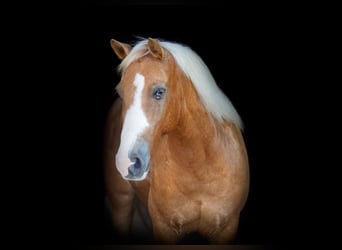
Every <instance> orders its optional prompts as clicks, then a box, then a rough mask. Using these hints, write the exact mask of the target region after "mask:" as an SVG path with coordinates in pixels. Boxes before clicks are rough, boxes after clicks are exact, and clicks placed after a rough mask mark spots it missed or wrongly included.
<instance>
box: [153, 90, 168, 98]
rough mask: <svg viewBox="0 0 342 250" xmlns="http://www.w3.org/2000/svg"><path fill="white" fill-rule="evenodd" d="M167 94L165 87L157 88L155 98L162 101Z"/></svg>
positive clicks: (154, 93) (154, 92)
mask: <svg viewBox="0 0 342 250" xmlns="http://www.w3.org/2000/svg"><path fill="white" fill-rule="evenodd" d="M165 93H166V89H165V88H164V87H157V88H156V89H155V90H154V91H153V97H154V99H156V100H161V99H162V98H163V97H164V95H165Z"/></svg>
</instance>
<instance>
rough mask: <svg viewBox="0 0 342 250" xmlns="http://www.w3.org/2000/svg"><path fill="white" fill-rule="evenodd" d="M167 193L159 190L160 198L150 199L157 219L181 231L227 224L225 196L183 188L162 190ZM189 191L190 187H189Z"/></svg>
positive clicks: (205, 230)
mask: <svg viewBox="0 0 342 250" xmlns="http://www.w3.org/2000/svg"><path fill="white" fill-rule="evenodd" d="M162 190H163V191H164V192H163V195H161V193H160V192H158V194H157V197H158V199H157V200H155V199H154V197H153V191H152V193H151V197H152V198H151V199H150V202H149V203H150V204H149V207H150V215H151V217H152V220H154V221H163V223H164V224H165V225H167V226H168V227H170V228H171V229H172V230H173V231H174V232H176V233H177V234H182V233H186V232H192V231H199V232H207V231H212V232H213V231H216V230H218V229H219V228H220V227H221V226H222V225H224V224H225V222H226V220H227V216H228V210H227V209H225V208H226V201H225V199H222V198H220V195H219V196H214V197H213V196H212V195H211V194H210V193H207V192H205V191H203V192H195V191H193V190H191V191H192V192H188V193H184V192H182V191H184V190H181V191H179V190H178V191H175V189H173V192H169V191H170V189H168V188H165V189H162ZM159 191H161V189H159ZM188 191H189V190H188Z"/></svg>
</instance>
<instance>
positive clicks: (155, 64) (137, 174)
mask: <svg viewBox="0 0 342 250" xmlns="http://www.w3.org/2000/svg"><path fill="white" fill-rule="evenodd" d="M111 47H112V48H113V50H114V52H115V53H116V55H117V56H118V57H119V59H121V60H122V62H121V64H120V65H119V67H118V71H119V72H120V73H121V80H120V82H119V84H118V85H117V87H116V90H117V92H118V94H119V96H120V98H119V99H118V100H116V101H115V102H114V104H113V106H112V108H111V110H110V112H109V116H108V120H107V125H106V132H105V151H104V152H105V159H104V162H105V184H106V192H107V196H108V199H109V201H110V204H111V209H112V222H113V225H114V228H115V230H116V233H117V234H118V235H120V237H121V236H122V237H127V236H128V235H129V234H130V230H131V224H132V215H133V211H134V204H135V203H134V202H133V201H134V199H135V198H134V197H135V196H137V197H138V199H139V200H140V201H141V202H142V204H144V205H145V206H146V208H147V211H148V215H149V217H150V220H151V222H152V229H153V236H154V238H155V242H156V243H159V244H164V243H165V244H177V243H178V242H179V241H180V240H181V239H182V237H184V236H186V235H187V234H190V233H192V232H196V233H197V234H200V235H202V236H203V237H205V238H206V239H208V240H209V242H210V243H212V244H229V243H232V242H234V239H235V235H236V232H237V228H238V224H239V218H240V213H241V210H242V209H243V207H244V205H245V202H246V199H247V196H248V191H249V166H248V157H247V151H246V147H245V144H244V139H243V136H242V134H241V129H242V122H241V120H240V117H239V115H238V113H237V112H236V110H235V109H234V107H233V105H232V104H231V102H230V101H229V99H228V98H227V97H226V96H225V95H224V93H223V92H222V91H221V90H220V89H219V87H218V86H217V85H216V83H215V80H214V78H213V77H212V75H211V73H210V71H209V69H208V68H207V66H206V65H205V64H204V62H203V61H202V60H201V59H200V57H199V56H198V55H197V54H196V53H195V52H194V51H193V50H191V49H190V48H189V47H187V46H184V45H182V44H178V43H172V42H167V41H160V40H157V39H151V38H149V39H143V40H140V41H138V42H137V43H136V44H135V46H134V47H132V46H130V45H129V44H126V43H121V42H118V41H116V40H114V39H112V40H111Z"/></svg>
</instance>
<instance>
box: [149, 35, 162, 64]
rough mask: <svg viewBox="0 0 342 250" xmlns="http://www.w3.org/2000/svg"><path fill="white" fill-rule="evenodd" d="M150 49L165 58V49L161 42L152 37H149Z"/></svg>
mask: <svg viewBox="0 0 342 250" xmlns="http://www.w3.org/2000/svg"><path fill="white" fill-rule="evenodd" d="M147 45H148V49H149V51H150V52H151V54H152V55H153V56H155V57H157V58H159V59H163V57H164V49H163V48H162V47H161V46H160V43H159V42H158V41H157V40H155V39H152V38H148V43H147Z"/></svg>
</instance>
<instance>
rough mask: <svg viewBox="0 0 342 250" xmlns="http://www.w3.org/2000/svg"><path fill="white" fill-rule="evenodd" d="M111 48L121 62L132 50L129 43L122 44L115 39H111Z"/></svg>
mask: <svg viewBox="0 0 342 250" xmlns="http://www.w3.org/2000/svg"><path fill="white" fill-rule="evenodd" d="M110 46H111V47H112V49H113V50H114V52H115V54H116V55H117V56H118V57H119V59H120V60H122V59H124V58H125V57H126V56H127V55H128V53H129V52H130V51H131V49H132V47H131V45H129V44H127V43H121V42H119V41H116V40H115V39H110Z"/></svg>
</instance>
